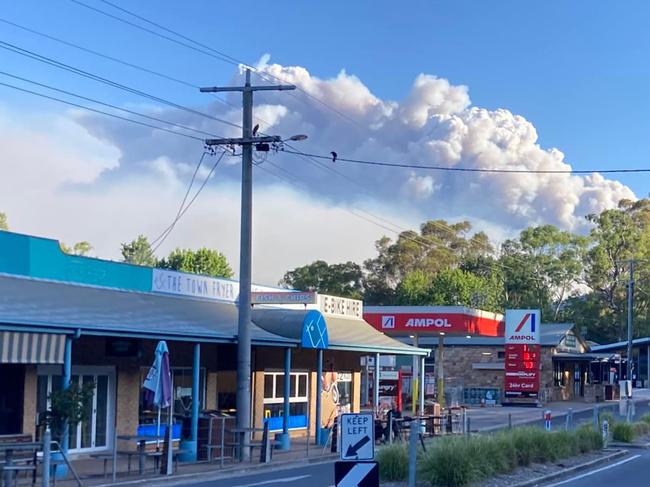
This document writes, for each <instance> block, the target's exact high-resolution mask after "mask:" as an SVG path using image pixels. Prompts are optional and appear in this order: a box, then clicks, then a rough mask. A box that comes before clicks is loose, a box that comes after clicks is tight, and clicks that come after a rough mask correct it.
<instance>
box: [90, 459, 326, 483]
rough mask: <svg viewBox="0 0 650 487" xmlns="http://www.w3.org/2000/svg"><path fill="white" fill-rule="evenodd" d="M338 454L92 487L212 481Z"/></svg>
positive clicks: (273, 469)
mask: <svg viewBox="0 0 650 487" xmlns="http://www.w3.org/2000/svg"><path fill="white" fill-rule="evenodd" d="M336 458H338V454H330V455H323V456H321V457H317V458H301V459H296V460H283V461H281V462H275V463H258V464H254V465H250V466H242V467H240V468H236V467H235V468H232V469H228V470H220V469H219V470H209V471H206V472H195V473H186V474H177V475H174V476H171V477H161V476H158V477H150V478H146V479H134V480H124V481H120V480H119V478H118V480H117V481H116V482H115V483H106V484H96V485H93V486H92V487H112V486H116V485H119V486H128V485H134V486H136V485H148V484H151V485H154V484H155V485H167V486H170V487H171V486H174V485H176V484H180V483H182V484H184V483H186V482H187V481H192V480H194V479H196V480H199V481H201V482H210V481H214V480H219V479H226V478H237V477H243V476H246V475H249V474H251V473H257V472H260V471H261V472H263V471H264V470H268V471H277V470H288V469H290V468H291V467H304V466H308V465H318V464H321V463H332V462H333V461H334V460H335V459H336ZM215 468H217V467H216V464H215Z"/></svg>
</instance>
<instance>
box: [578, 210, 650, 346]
mask: <svg viewBox="0 0 650 487" xmlns="http://www.w3.org/2000/svg"><path fill="white" fill-rule="evenodd" d="M587 219H588V220H589V221H590V222H591V223H593V225H594V228H593V229H592V231H591V237H592V239H593V242H594V245H593V247H592V248H591V249H590V250H589V253H588V259H587V261H586V262H587V266H586V282H587V285H588V286H589V287H590V288H591V289H592V290H593V292H594V294H595V296H594V299H596V301H597V303H598V304H599V306H597V307H596V313H594V314H593V315H591V316H589V317H588V321H587V322H585V323H584V324H585V326H587V327H588V328H589V329H590V333H591V334H592V335H593V336H596V337H598V338H599V339H601V340H607V341H610V340H620V339H622V338H623V337H625V336H626V335H627V332H626V323H627V320H626V315H627V301H626V300H627V280H628V279H627V278H628V276H627V272H628V265H629V264H628V262H629V260H630V259H638V260H639V262H638V265H637V275H636V280H637V287H636V291H637V292H636V293H635V299H634V313H635V326H634V332H635V334H636V335H637V336H639V335H640V334H642V333H647V332H648V331H650V330H649V329H648V328H649V326H648V318H649V316H648V304H649V302H648V293H647V291H646V290H645V289H647V282H648V276H649V275H650V272H649V271H650V269H649V268H648V261H647V258H648V253H649V252H650V248H649V246H648V244H650V200H647V199H643V200H639V201H636V202H633V201H629V200H622V201H621V202H620V203H619V206H618V208H614V209H611V210H605V211H603V212H602V213H600V214H598V215H589V216H588V217H587Z"/></svg>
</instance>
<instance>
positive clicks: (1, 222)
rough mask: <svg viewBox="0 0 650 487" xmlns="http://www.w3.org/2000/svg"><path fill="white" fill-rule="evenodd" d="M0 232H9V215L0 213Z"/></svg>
mask: <svg viewBox="0 0 650 487" xmlns="http://www.w3.org/2000/svg"><path fill="white" fill-rule="evenodd" d="M0 230H5V231H7V230H9V224H8V223H7V215H5V214H4V213H2V212H0Z"/></svg>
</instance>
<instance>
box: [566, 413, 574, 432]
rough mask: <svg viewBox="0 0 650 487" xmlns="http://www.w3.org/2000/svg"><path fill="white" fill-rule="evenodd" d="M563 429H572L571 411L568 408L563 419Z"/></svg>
mask: <svg viewBox="0 0 650 487" xmlns="http://www.w3.org/2000/svg"><path fill="white" fill-rule="evenodd" d="M564 429H565V430H566V431H571V430H572V429H573V409H572V408H569V410H568V411H567V413H566V416H565V418H564Z"/></svg>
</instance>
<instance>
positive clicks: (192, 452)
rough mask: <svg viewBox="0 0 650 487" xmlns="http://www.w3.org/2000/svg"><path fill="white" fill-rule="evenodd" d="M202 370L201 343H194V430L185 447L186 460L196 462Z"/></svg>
mask: <svg viewBox="0 0 650 487" xmlns="http://www.w3.org/2000/svg"><path fill="white" fill-rule="evenodd" d="M200 372H201V344H200V343H195V344H194V364H193V366H192V423H191V426H192V432H191V439H190V441H188V442H187V444H186V446H185V448H186V449H187V450H188V454H187V456H186V458H185V460H186V461H190V462H196V460H197V452H198V448H197V445H198V440H199V405H200V404H199V402H200V399H199V375H200Z"/></svg>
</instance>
